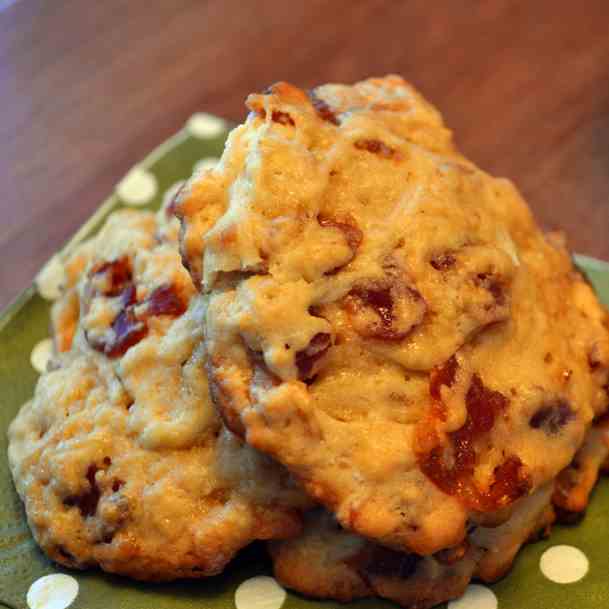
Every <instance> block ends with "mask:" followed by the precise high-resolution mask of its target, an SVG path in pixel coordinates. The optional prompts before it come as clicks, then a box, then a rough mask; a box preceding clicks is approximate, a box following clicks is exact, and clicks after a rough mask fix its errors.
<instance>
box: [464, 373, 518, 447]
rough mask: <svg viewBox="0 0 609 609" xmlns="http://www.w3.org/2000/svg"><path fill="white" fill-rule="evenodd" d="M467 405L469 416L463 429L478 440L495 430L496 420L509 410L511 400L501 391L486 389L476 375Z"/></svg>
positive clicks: (466, 398)
mask: <svg viewBox="0 0 609 609" xmlns="http://www.w3.org/2000/svg"><path fill="white" fill-rule="evenodd" d="M465 404H466V406H467V415H468V416H467V420H466V422H465V426H464V427H462V428H461V429H462V430H463V429H465V430H466V432H467V434H468V435H469V436H470V437H471V438H476V437H479V436H480V435H481V434H483V433H486V432H489V431H490V430H491V429H492V428H493V425H494V423H495V419H496V418H497V417H498V416H499V414H500V413H501V412H502V411H503V410H505V409H506V408H507V406H508V404H509V400H508V399H507V398H506V397H505V396H504V395H503V394H502V393H499V391H493V390H492V389H488V388H487V387H485V386H484V384H483V383H482V379H481V378H480V377H479V376H478V375H477V374H474V376H473V377H472V382H471V385H470V387H469V389H468V391H467V395H466V396H465ZM460 431H461V430H459V431H457V432H455V433H459V432H460Z"/></svg>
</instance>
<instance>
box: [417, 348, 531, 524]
mask: <svg viewBox="0 0 609 609" xmlns="http://www.w3.org/2000/svg"><path fill="white" fill-rule="evenodd" d="M451 359H452V358H451ZM456 369H457V368H456V362H451V360H448V362H447V363H446V364H445V365H444V366H442V367H441V368H440V369H438V370H437V371H436V372H435V373H432V380H431V382H430V393H431V395H432V397H433V398H434V400H439V399H441V396H440V387H441V386H442V385H446V386H450V385H451V384H452V383H453V382H454V378H455V375H456ZM465 404H466V408H467V418H466V420H465V423H464V424H463V426H462V427H461V428H460V429H458V430H457V431H455V432H452V433H449V434H448V443H447V445H443V444H442V443H441V441H440V438H439V436H438V435H437V434H436V444H435V446H434V447H433V448H431V449H430V450H426V451H425V452H422V453H421V454H420V455H419V466H420V468H421V471H422V472H423V473H424V474H425V475H426V476H427V477H428V478H429V479H430V480H431V481H432V482H433V483H434V484H435V485H436V486H437V487H438V488H439V489H440V490H442V491H443V492H445V493H447V494H448V495H456V496H458V497H459V498H460V499H461V501H463V502H464V503H465V504H466V505H468V506H469V507H470V508H472V509H476V510H479V511H484V512H488V511H495V510H497V509H499V508H501V507H504V506H506V505H509V504H510V503H512V502H513V501H515V500H516V499H517V498H519V497H521V496H522V495H524V494H525V493H526V492H528V490H529V488H530V481H529V479H528V476H527V474H526V472H525V471H524V467H523V464H522V462H521V461H520V459H519V458H518V457H517V456H508V457H507V459H506V460H505V461H504V462H503V463H502V464H500V465H499V466H497V467H496V468H495V471H494V472H493V481H492V483H491V484H490V485H489V487H488V488H486V489H483V488H480V487H479V486H478V484H477V483H476V481H475V480H474V469H475V467H476V464H477V461H478V455H477V452H476V443H477V440H479V439H480V438H483V437H484V436H485V435H486V434H488V432H490V431H491V429H492V428H493V426H494V424H495V421H496V419H497V417H499V416H500V415H501V413H502V412H504V411H505V410H506V409H507V407H508V404H509V400H508V399H507V398H506V397H505V396H504V395H503V394H502V393H500V392H498V391H493V390H491V389H489V388H488V387H486V386H485V385H484V383H483V382H482V379H481V378H480V377H479V376H478V375H477V374H474V375H473V377H472V381H471V384H470V387H469V389H468V391H467V394H466V397H465ZM422 433H424V434H425V436H428V435H429V432H428V431H426V430H423V432H422ZM427 442H428V443H429V440H427Z"/></svg>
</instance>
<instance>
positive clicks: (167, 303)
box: [145, 285, 186, 317]
mask: <svg viewBox="0 0 609 609" xmlns="http://www.w3.org/2000/svg"><path fill="white" fill-rule="evenodd" d="M145 302H146V313H147V314H148V315H173V316H175V317H177V316H178V315H182V313H184V311H186V303H185V302H184V301H183V300H182V299H181V298H180V296H179V294H177V293H176V290H175V286H173V285H164V286H160V287H158V288H156V290H154V291H153V292H152V294H150V296H148V298H146V301H145Z"/></svg>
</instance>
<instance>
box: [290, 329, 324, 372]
mask: <svg viewBox="0 0 609 609" xmlns="http://www.w3.org/2000/svg"><path fill="white" fill-rule="evenodd" d="M331 346H332V337H331V336H330V335H329V334H327V333H326V332H319V333H317V334H316V335H315V336H314V337H313V338H312V339H311V342H310V343H309V344H308V346H307V347H306V349H303V350H302V351H298V353H296V367H297V368H298V376H299V378H300V379H301V380H305V379H309V378H311V377H313V376H315V374H316V373H317V369H318V365H317V364H318V363H319V361H320V360H321V358H322V357H323V356H324V355H325V353H326V351H327V350H328V349H329V348H330V347H331Z"/></svg>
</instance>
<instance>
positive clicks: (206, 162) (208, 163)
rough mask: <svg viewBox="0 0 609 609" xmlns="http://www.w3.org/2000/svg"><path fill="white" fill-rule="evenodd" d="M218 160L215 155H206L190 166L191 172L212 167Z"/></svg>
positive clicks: (198, 171) (199, 171)
mask: <svg viewBox="0 0 609 609" xmlns="http://www.w3.org/2000/svg"><path fill="white" fill-rule="evenodd" d="M219 162H220V159H219V158H217V157H215V156H208V157H206V158H204V159H200V160H199V161H197V162H196V163H195V164H194V167H193V168H192V169H193V173H202V172H203V171H207V170H208V169H213V168H214V167H215V166H216V165H217V164H218V163H219Z"/></svg>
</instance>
